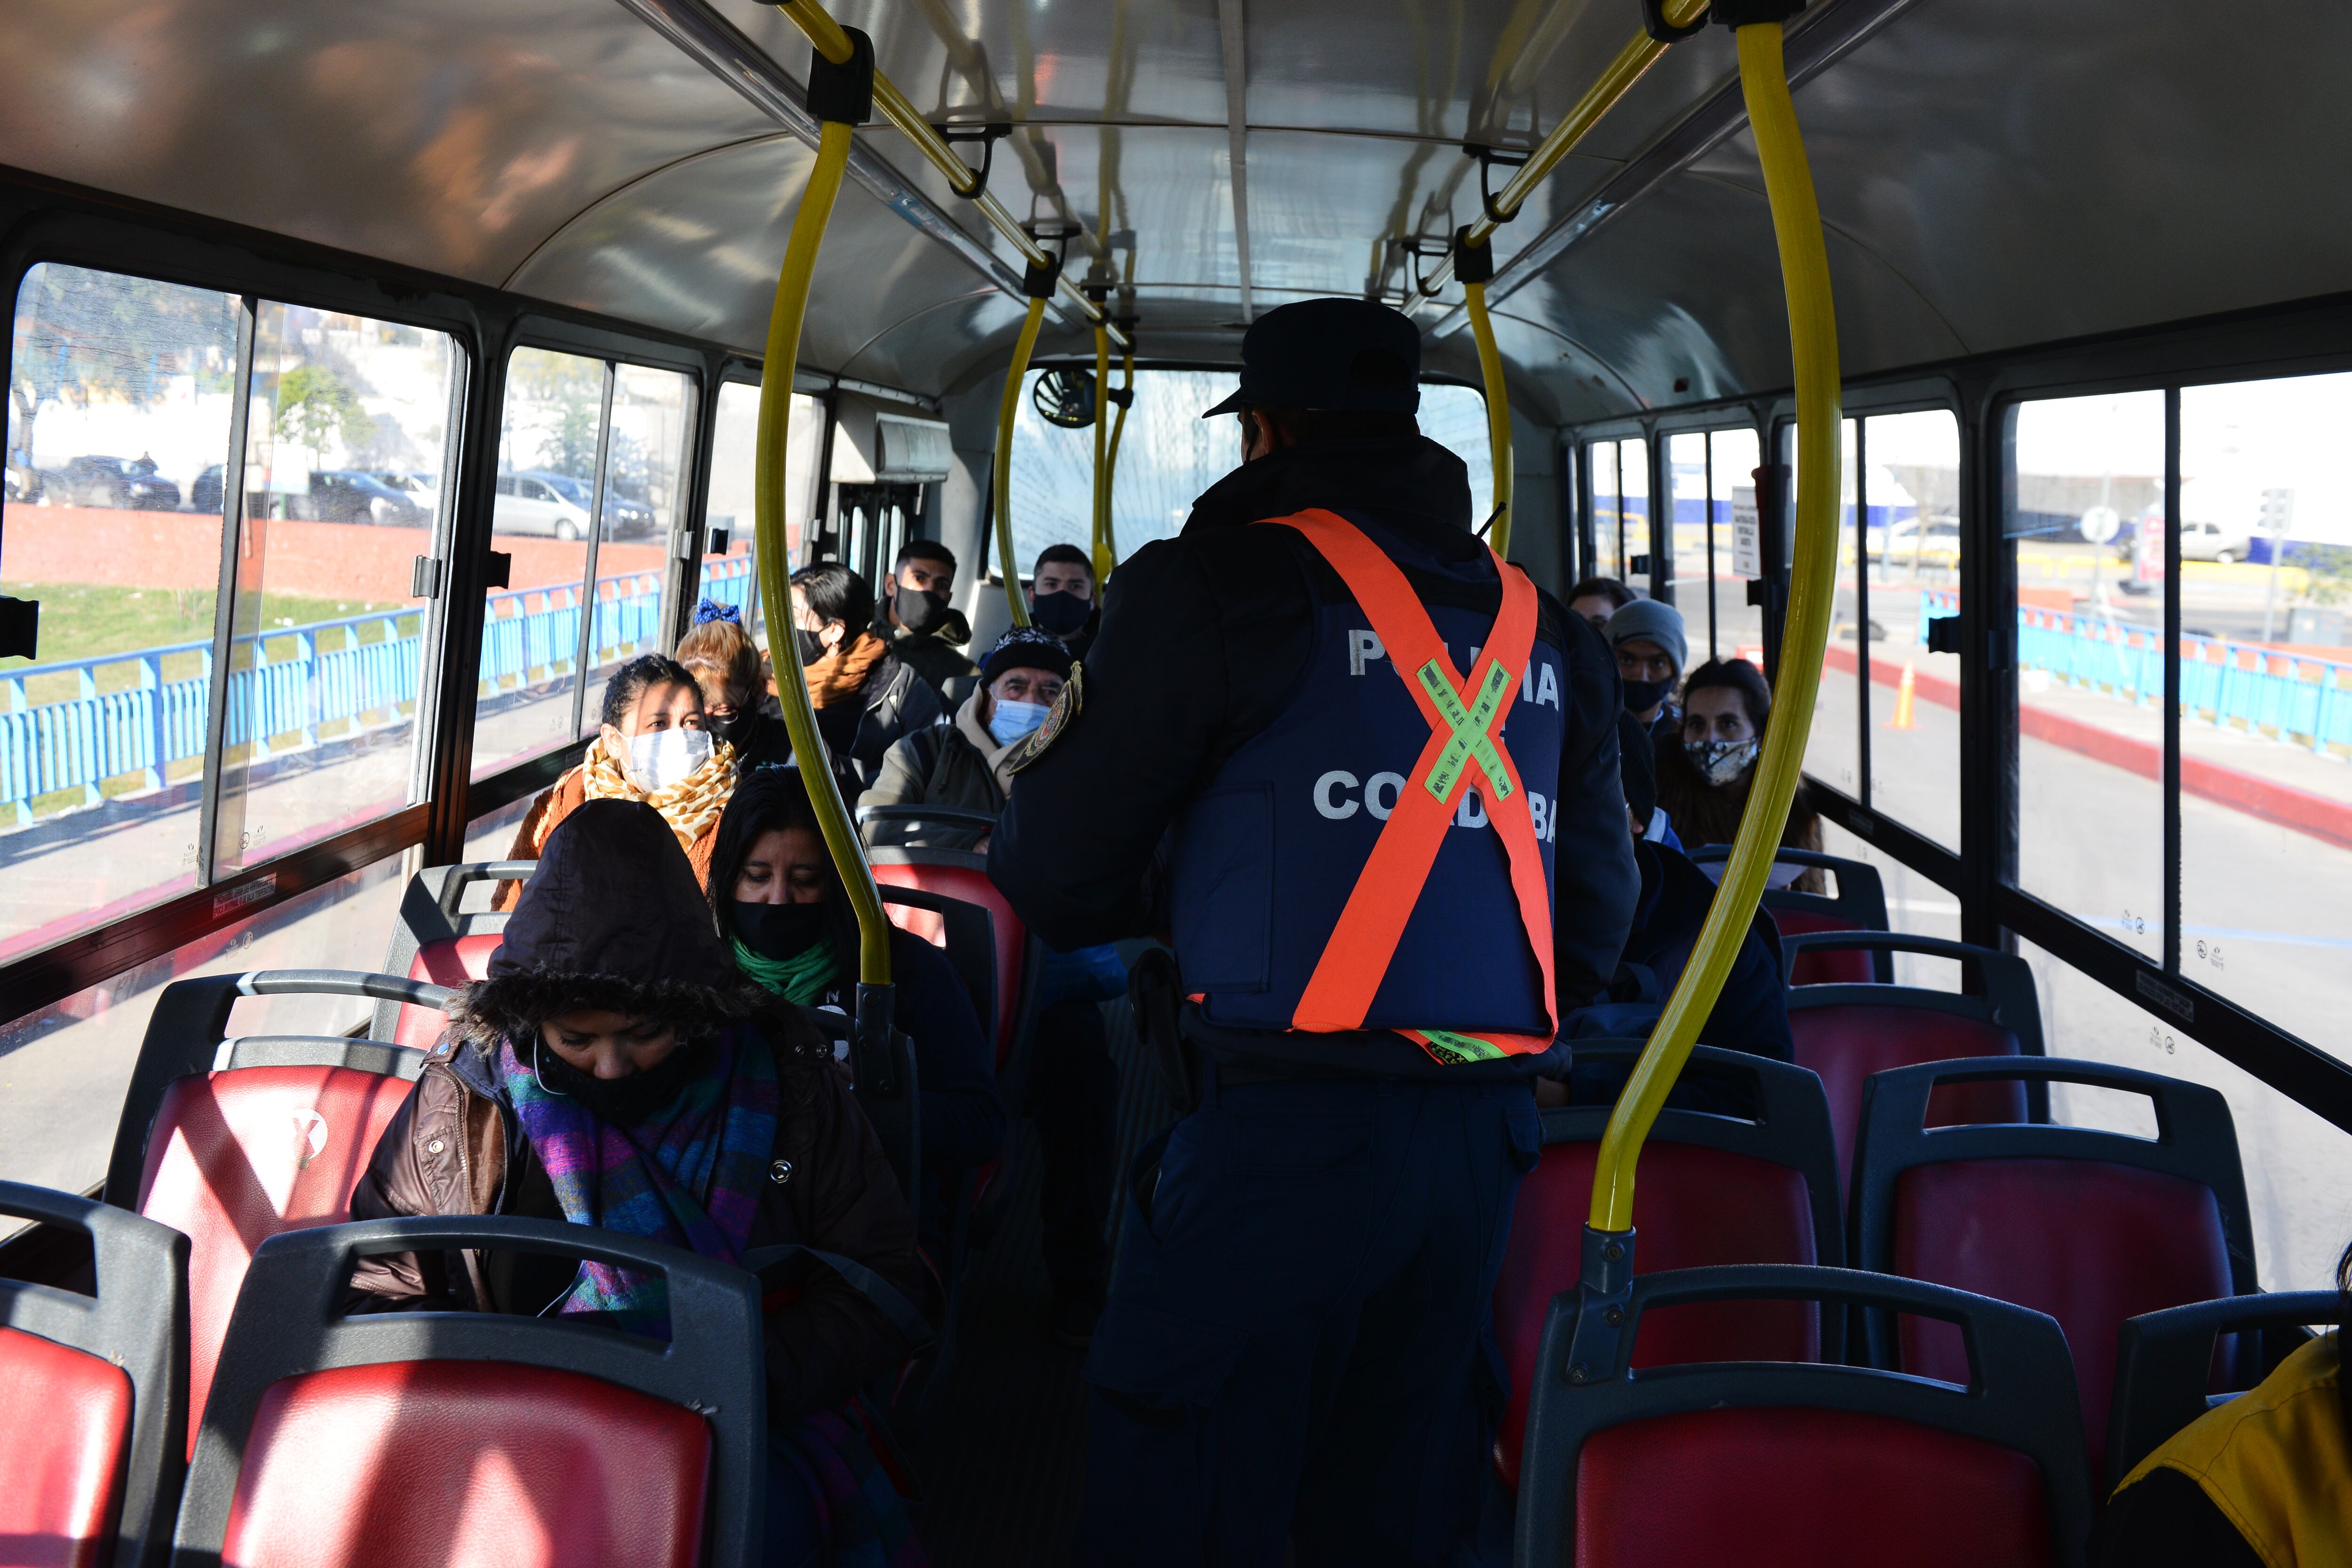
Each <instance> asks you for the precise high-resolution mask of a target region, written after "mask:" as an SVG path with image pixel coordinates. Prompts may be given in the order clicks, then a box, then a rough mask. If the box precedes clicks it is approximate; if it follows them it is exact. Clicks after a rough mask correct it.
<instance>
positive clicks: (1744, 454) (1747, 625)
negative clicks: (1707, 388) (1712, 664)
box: [1694, 429, 1764, 664]
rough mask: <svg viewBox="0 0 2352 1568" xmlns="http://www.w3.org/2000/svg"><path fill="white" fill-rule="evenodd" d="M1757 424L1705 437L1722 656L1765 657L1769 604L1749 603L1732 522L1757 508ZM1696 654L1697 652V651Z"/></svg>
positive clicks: (1716, 635)
mask: <svg viewBox="0 0 2352 1568" xmlns="http://www.w3.org/2000/svg"><path fill="white" fill-rule="evenodd" d="M1757 452H1758V447H1757V442H1756V432H1755V431H1754V430H1753V429H1738V430H1710V431H1708V432H1707V436H1706V468H1707V503H1706V504H1707V514H1708V516H1709V517H1710V518H1711V519H1712V527H1713V534H1712V538H1713V541H1714V542H1713V550H1714V563H1713V565H1712V566H1710V567H1709V569H1708V570H1709V573H1710V574H1711V576H1712V578H1713V580H1714V584H1715V608H1714V619H1713V623H1712V624H1713V630H1712V633H1711V635H1712V637H1713V639H1714V641H1713V647H1712V652H1713V653H1714V655H1715V657H1717V658H1752V659H1754V660H1755V661H1756V662H1757V663H1759V664H1761V663H1763V662H1764V608H1763V606H1762V605H1751V604H1749V603H1748V580H1747V579H1746V578H1744V577H1742V576H1740V574H1739V569H1740V566H1741V564H1742V563H1741V562H1740V561H1739V559H1738V555H1737V553H1736V552H1735V548H1734V547H1735V545H1736V544H1737V540H1736V538H1735V536H1734V532H1733V527H1732V524H1733V521H1734V519H1735V518H1736V517H1738V516H1741V515H1748V516H1752V515H1754V513H1755V510H1756V468H1757V466H1758V465H1759V464H1760V463H1761V462H1762V461H1763V458H1760V457H1759V456H1758V455H1757ZM1694 657H1696V656H1694Z"/></svg>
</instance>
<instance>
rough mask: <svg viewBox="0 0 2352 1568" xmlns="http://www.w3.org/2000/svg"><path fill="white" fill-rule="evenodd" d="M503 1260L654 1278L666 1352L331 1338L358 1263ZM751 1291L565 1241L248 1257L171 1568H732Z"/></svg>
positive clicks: (412, 1320)
mask: <svg viewBox="0 0 2352 1568" xmlns="http://www.w3.org/2000/svg"><path fill="white" fill-rule="evenodd" d="M467 1246H471V1247H497V1248H499V1249H500V1250H505V1251H524V1252H541V1253H551V1254H556V1255H559V1256H563V1257H572V1258H581V1257H585V1258H598V1259H600V1260H602V1261H605V1262H609V1263H614V1264H620V1265H624V1266H625V1267H628V1268H635V1269H642V1270H645V1271H646V1272H657V1273H660V1274H662V1275H664V1276H665V1277H666V1279H667V1285H668V1289H669V1300H670V1324H669V1328H670V1338H669V1339H668V1340H667V1342H665V1341H662V1340H658V1339H654V1338H650V1337H646V1336H642V1335H630V1334H620V1333H615V1332H614V1331H610V1330H608V1329H601V1328H593V1327H583V1326H581V1325H578V1324H574V1323H569V1322H566V1321H563V1320H562V1319H561V1318H556V1319H546V1320H541V1319H531V1318H515V1317H502V1316H490V1315H478V1314H474V1313H434V1312H417V1313H383V1314H371V1315H365V1316H361V1317H355V1318H341V1319H339V1318H336V1317H334V1316H332V1314H333V1313H334V1312H335V1311H336V1310H338V1308H339V1307H340V1306H341V1299H342V1295H343V1292H344V1290H345V1289H346V1282H347V1281H348V1280H349V1279H351V1275H352V1268H353V1266H354V1264H355V1263H356V1262H357V1261H358V1260H359V1258H362V1257H363V1256H368V1255H372V1254H380V1253H384V1252H405V1251H412V1250H416V1249H419V1248H423V1249H427V1250H437V1249H443V1248H447V1247H467ZM760 1366H761V1341H760V1296H759V1285H758V1282H757V1280H756V1279H754V1278H753V1277H752V1276H751V1275H750V1274H748V1273H746V1272H744V1271H742V1270H740V1269H737V1268H730V1267H727V1266H724V1265H720V1264H716V1263H712V1262H709V1261H708V1260H705V1259H703V1258H697V1257H694V1256H693V1255H692V1254H689V1253H684V1252H680V1251H677V1250H676V1249H674V1248H670V1247H660V1246H657V1245H656V1244H652V1243H648V1242H644V1241H641V1240H639V1239H638V1238H636V1237H625V1236H619V1235H616V1234H614V1233H613V1232H610V1231H603V1230H595V1229H592V1228H590V1227H588V1226H570V1225H564V1224H562V1223H560V1222H552V1221H534V1220H512V1219H499V1218H495V1217H493V1218H489V1219H480V1218H447V1219H443V1218H431V1219H424V1220H414V1219H410V1220H391V1221H378V1222H370V1223H366V1224H362V1225H347V1226H335V1227H332V1228H325V1229H314V1230H308V1231H301V1232H295V1233H290V1234H288V1235H284V1236H279V1237H273V1238H271V1240H269V1241H268V1242H267V1243H265V1244H264V1245H263V1246H262V1247H261V1248H260V1250H259V1251H258V1252H257V1253H256V1254H255V1256H254V1260H253V1267H252V1268H251V1270H250V1271H249V1272H248V1273H247V1277H246V1283H245V1287H244V1289H243V1291H242V1292H241V1293H240V1295H239V1297H238V1300H237V1304H236V1316H235V1318H234V1319H233V1321H231V1323H230V1325H229V1331H228V1338H227V1342H226V1344H225V1345H224V1346H223V1349H222V1352H221V1361H220V1370H219V1374H218V1376H217V1378H216V1379H215V1384H214V1394H213V1401H214V1403H213V1406H212V1409H211V1411H210V1412H209V1414H208V1415H207V1418H206V1420H205V1423H204V1426H203V1430H202V1435H201V1436H200V1437H199V1440H198V1442H197V1446H196V1452H195V1458H194V1461H193V1463H192V1465H191V1467H190V1470H189V1478H188V1489H187V1499H186V1501H185V1502H184V1504H183V1506H182V1509H181V1518H180V1525H179V1531H178V1537H177V1541H176V1543H175V1544H176V1547H177V1551H178V1553H179V1556H178V1558H177V1559H175V1561H185V1562H188V1563H194V1562H197V1561H203V1562H215V1561H217V1562H223V1563H238V1564H240V1565H241V1568H343V1565H347V1564H348V1565H350V1568H361V1565H365V1568H411V1565H415V1568H425V1565H426V1564H434V1565H436V1568H439V1565H445V1564H447V1565H460V1568H492V1565H497V1568H558V1565H561V1568H604V1565H611V1568H621V1565H623V1564H628V1565H633V1568H634V1565H636V1564H651V1565H656V1568H692V1565H693V1564H696V1563H705V1564H710V1565H711V1568H742V1565H743V1564H745V1563H747V1562H748V1553H747V1548H748V1547H749V1545H750V1542H751V1535H752V1534H753V1533H754V1531H753V1529H752V1525H753V1521H754V1520H755V1519H756V1517H757V1515H756V1511H755V1510H757V1509H758V1508H759V1507H760V1506H761V1485H760V1481H761V1475H762V1466H763V1463H764V1460H763V1455H764V1443H765V1433H764V1430H763V1428H764V1426H765V1422H766V1413H765V1409H764V1403H765V1402H764V1399H763V1397H762V1388H761V1377H760V1375H759V1368H760Z"/></svg>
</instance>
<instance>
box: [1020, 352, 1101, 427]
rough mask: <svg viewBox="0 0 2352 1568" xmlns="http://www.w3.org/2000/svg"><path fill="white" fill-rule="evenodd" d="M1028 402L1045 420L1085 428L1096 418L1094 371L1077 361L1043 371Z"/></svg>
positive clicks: (1049, 423)
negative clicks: (1061, 367) (1078, 363)
mask: <svg viewBox="0 0 2352 1568" xmlns="http://www.w3.org/2000/svg"><path fill="white" fill-rule="evenodd" d="M1029 402H1030V404H1031V405H1033V406H1034V407H1035V409H1036V410H1037V415H1038V417H1040V418H1042V419H1043V420H1045V423H1046V424H1048V425H1054V426H1060V427H1061V428H1062V429H1065V430H1084V429H1086V428H1087V427H1088V426H1091V425H1093V424H1094V422H1095V373H1094V372H1092V371H1090V370H1087V369H1084V368H1083V367H1081V366H1077V365H1070V366H1066V367H1065V368H1063V369H1059V370H1048V371H1041V372H1039V373H1038V375H1037V384H1035V385H1034V386H1033V387H1031V388H1030V389H1029Z"/></svg>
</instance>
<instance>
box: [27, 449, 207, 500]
mask: <svg viewBox="0 0 2352 1568" xmlns="http://www.w3.org/2000/svg"><path fill="white" fill-rule="evenodd" d="M44 488H45V489H62V491H63V493H62V494H57V495H53V496H52V497H51V499H52V500H54V501H56V502H57V503H58V504H59V505H62V506H110V507H124V508H130V509H132V510H139V511H177V510H180V487H179V486H178V485H176V484H173V482H172V481H171V480H170V479H163V478H160V477H158V476H157V474H156V472H155V459H154V458H98V457H89V458H71V459H69V460H68V462H67V463H66V466H65V468H62V469H61V470H59V471H58V473H57V475H56V476H55V479H54V483H53V484H49V485H45V487H44Z"/></svg>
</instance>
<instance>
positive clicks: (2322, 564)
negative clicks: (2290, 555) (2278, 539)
mask: <svg viewBox="0 0 2352 1568" xmlns="http://www.w3.org/2000/svg"><path fill="white" fill-rule="evenodd" d="M2294 564H2295V565H2297V566H2300V567H2302V568H2303V602H2304V603H2305V604H2306V605H2340V604H2342V603H2343V602H2344V601H2345V600H2346V599H2347V597H2352V549H2347V548H2346V547H2345V546H2343V545H2341V544H2302V545H2297V546H2296V547H2295V550H2294Z"/></svg>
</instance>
